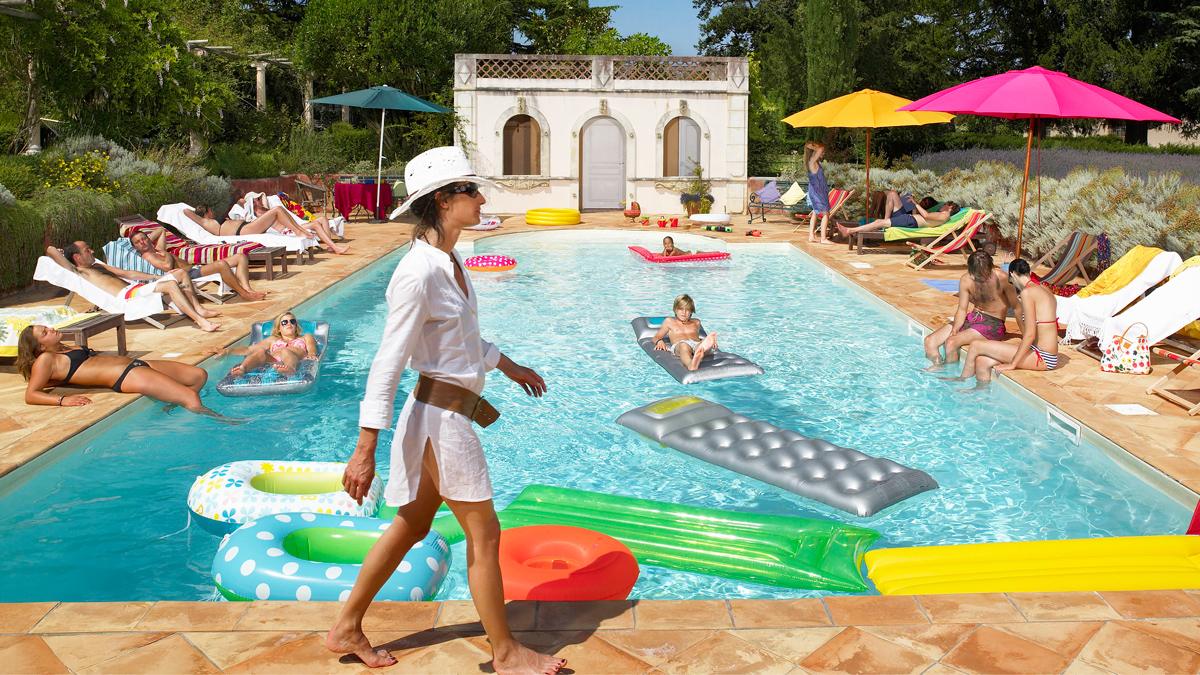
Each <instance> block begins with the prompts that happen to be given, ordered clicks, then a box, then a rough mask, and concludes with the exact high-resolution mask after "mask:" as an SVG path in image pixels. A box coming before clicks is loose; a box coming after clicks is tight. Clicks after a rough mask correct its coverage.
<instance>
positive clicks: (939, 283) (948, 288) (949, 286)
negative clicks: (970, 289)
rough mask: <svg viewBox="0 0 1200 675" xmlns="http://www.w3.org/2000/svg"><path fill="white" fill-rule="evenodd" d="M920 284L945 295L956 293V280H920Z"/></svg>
mask: <svg viewBox="0 0 1200 675" xmlns="http://www.w3.org/2000/svg"><path fill="white" fill-rule="evenodd" d="M921 283H923V284H925V285H926V286H932V287H933V288H936V289H937V290H939V291H943V292H946V293H957V292H958V279H922V280H921Z"/></svg>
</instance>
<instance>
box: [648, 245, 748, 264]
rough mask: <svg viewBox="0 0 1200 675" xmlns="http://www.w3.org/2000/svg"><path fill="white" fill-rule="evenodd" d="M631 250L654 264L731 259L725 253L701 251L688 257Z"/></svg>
mask: <svg viewBox="0 0 1200 675" xmlns="http://www.w3.org/2000/svg"><path fill="white" fill-rule="evenodd" d="M629 250H630V251H633V252H634V253H636V254H638V255H640V256H642V259H643V260H645V261H646V262H652V263H674V262H700V261H703V260H725V259H726V258H728V257H729V254H728V253H726V252H725V251H699V252H696V253H689V254H687V255H672V256H665V255H659V254H657V253H654V252H652V251H649V250H647V249H644V248H642V247H641V246H630V247H629Z"/></svg>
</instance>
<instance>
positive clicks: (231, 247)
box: [116, 213, 287, 280]
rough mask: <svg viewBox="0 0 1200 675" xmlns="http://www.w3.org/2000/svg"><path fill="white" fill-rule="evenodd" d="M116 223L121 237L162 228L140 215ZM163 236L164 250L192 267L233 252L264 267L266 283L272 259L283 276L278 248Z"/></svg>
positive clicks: (272, 272) (282, 256)
mask: <svg viewBox="0 0 1200 675" xmlns="http://www.w3.org/2000/svg"><path fill="white" fill-rule="evenodd" d="M116 221H117V226H118V227H120V231H121V236H122V237H129V236H130V235H132V234H134V233H135V232H139V231H141V232H146V233H147V234H150V233H151V232H152V231H154V230H157V229H161V228H163V225H162V224H161V223H159V222H157V221H153V220H150V219H149V218H146V217H145V216H143V215H142V214H140V213H139V214H135V215H132V216H125V217H123V218H117V219H116ZM165 236H166V238H167V250H168V251H170V252H171V253H173V254H175V257H177V258H179V259H180V260H182V261H184V262H187V263H191V264H193V265H204V264H206V263H210V262H216V261H218V260H224V259H225V258H228V257H229V256H231V255H234V254H237V253H245V254H246V257H247V258H249V259H250V261H251V262H261V263H263V264H264V265H265V266H266V267H265V271H266V274H267V279H268V280H270V279H274V278H275V260H277V259H278V260H281V261H282V263H283V273H284V274H286V273H287V256H286V255H285V253H286V252H285V251H284V250H283V248H282V247H279V246H264V245H263V244H259V243H257V242H251V241H242V242H236V243H224V244H197V243H194V242H192V241H189V240H187V239H184V238H183V237H180V236H178V235H176V234H175V233H174V232H172V231H171V230H169V229H168V230H167V231H166V235H165Z"/></svg>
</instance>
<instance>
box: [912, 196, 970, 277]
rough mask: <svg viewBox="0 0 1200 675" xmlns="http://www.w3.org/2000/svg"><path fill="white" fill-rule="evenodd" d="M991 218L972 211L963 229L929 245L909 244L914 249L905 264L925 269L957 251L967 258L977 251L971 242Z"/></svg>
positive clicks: (949, 232)
mask: <svg viewBox="0 0 1200 675" xmlns="http://www.w3.org/2000/svg"><path fill="white" fill-rule="evenodd" d="M991 217H992V214H990V213H984V212H983V211H976V210H972V211H971V214H970V215H969V216H967V219H966V224H964V225H963V226H962V229H960V230H958V231H954V230H950V231H948V232H946V233H945V234H943V235H942V236H940V237H938V238H937V239H935V240H933V241H932V242H930V243H929V244H917V243H914V242H909V243H908V245H909V247H910V248H911V249H912V254H911V255H909V256H908V260H906V261H905V262H904V264H905V265H907V266H909V267H911V268H913V269H917V270H919V269H924V267H925V266H926V265H932V264H934V263H937V262H940V260H941V257H942V256H943V255H945V254H947V253H954V252H955V251H958V252H961V253H962V254H963V257H964V258H966V256H968V255H970V254H971V253H973V252H974V251H975V244H974V243H973V242H972V241H971V240H972V239H973V238H974V237H975V234H976V233H977V232H979V228H980V227H982V226H983V224H984V223H985V222H987V220H988V219H989V218H991ZM947 222H949V221H947ZM943 242H944V243H943Z"/></svg>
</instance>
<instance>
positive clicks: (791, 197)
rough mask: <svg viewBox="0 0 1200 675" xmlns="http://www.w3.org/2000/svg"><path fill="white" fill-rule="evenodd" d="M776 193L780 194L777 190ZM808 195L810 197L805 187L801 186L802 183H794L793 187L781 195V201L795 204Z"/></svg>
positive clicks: (788, 204)
mask: <svg viewBox="0 0 1200 675" xmlns="http://www.w3.org/2000/svg"><path fill="white" fill-rule="evenodd" d="M776 194H778V191H776ZM806 197H808V193H806V192H805V191H804V188H802V187H800V183H792V187H790V188H788V189H787V192H785V193H783V194H782V195H780V196H779V202H780V203H781V204H784V205H787V206H795V205H796V204H799V203H800V202H801V201H803V200H804V199H805V198H806Z"/></svg>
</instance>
